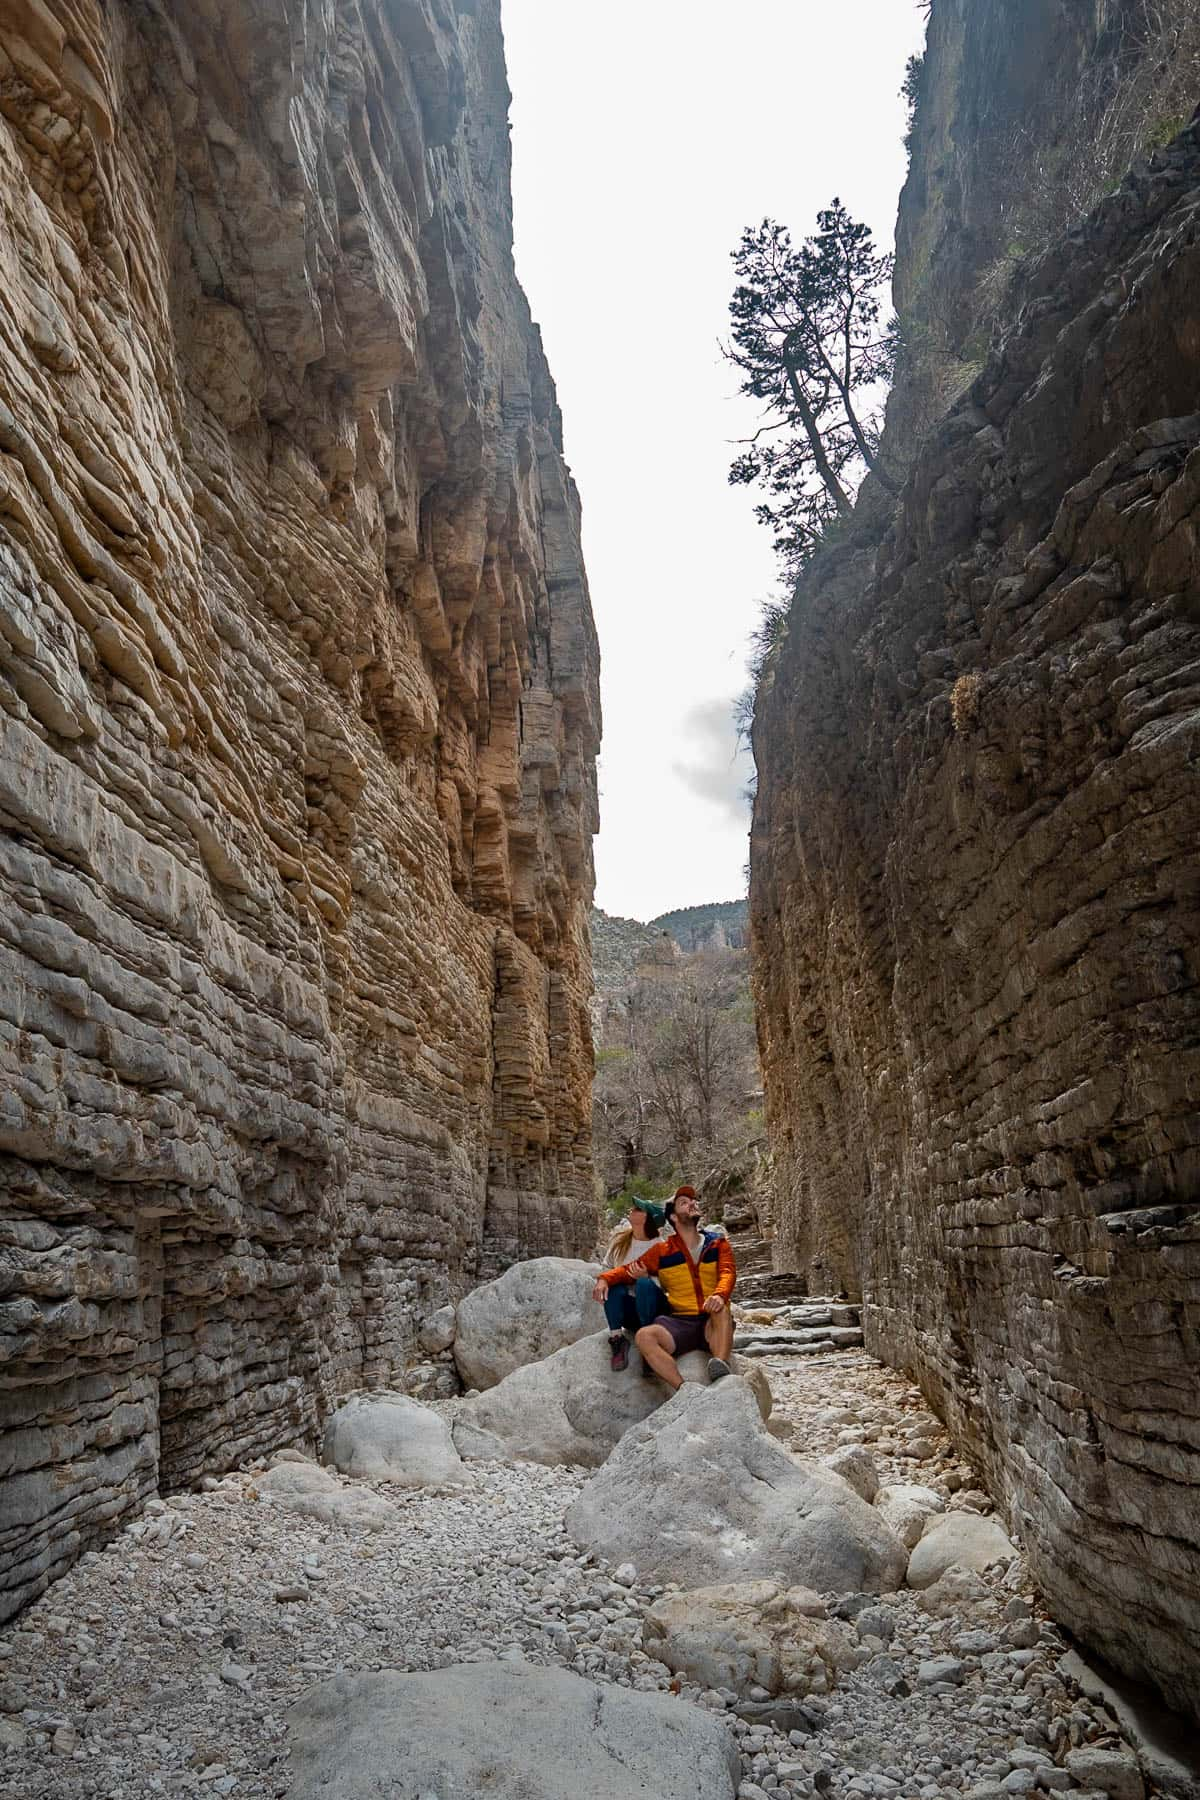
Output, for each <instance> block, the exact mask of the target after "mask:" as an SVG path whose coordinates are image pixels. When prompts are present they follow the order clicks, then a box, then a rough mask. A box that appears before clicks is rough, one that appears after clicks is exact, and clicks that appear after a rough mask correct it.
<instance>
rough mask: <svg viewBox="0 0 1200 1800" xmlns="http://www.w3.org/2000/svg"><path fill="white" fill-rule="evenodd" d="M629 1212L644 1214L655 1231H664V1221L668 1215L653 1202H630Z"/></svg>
mask: <svg viewBox="0 0 1200 1800" xmlns="http://www.w3.org/2000/svg"><path fill="white" fill-rule="evenodd" d="M629 1210H630V1212H644V1213H645V1215H646V1217H647V1218H648V1219H649V1221H650V1223H651V1224H652V1225H653V1227H654V1229H655V1231H661V1230H662V1228H663V1221H664V1220H665V1219H666V1216H667V1215H666V1213H665V1212H664V1211H663V1209H662V1207H661V1206H658V1205H656V1204H655V1202H654V1201H653V1200H633V1201H631V1202H630V1206H629Z"/></svg>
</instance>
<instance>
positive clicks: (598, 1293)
mask: <svg viewBox="0 0 1200 1800" xmlns="http://www.w3.org/2000/svg"><path fill="white" fill-rule="evenodd" d="M592 1299H593V1300H599V1301H600V1302H601V1304H603V1302H604V1301H605V1300H607V1299H608V1283H607V1281H597V1283H596V1285H595V1287H594V1288H593V1289H592Z"/></svg>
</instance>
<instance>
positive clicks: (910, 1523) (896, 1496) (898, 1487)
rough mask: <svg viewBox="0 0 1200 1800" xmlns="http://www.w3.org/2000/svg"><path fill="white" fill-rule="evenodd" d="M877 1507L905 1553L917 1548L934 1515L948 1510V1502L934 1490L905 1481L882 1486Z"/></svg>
mask: <svg viewBox="0 0 1200 1800" xmlns="http://www.w3.org/2000/svg"><path fill="white" fill-rule="evenodd" d="M874 1505H875V1510H876V1512H877V1513H878V1514H879V1516H880V1518H882V1519H886V1520H887V1522H888V1524H889V1525H890V1526H891V1528H892V1530H893V1531H894V1532H895V1533H896V1536H897V1537H898V1538H899V1539H900V1541H901V1543H902V1544H903V1545H904V1548H905V1549H906V1550H912V1549H914V1548H915V1546H916V1545H917V1543H918V1542H919V1541H920V1538H921V1534H922V1532H923V1531H924V1530H925V1527H926V1525H927V1524H928V1523H929V1520H930V1519H932V1518H933V1516H934V1515H935V1513H942V1512H945V1510H946V1502H945V1501H944V1500H943V1499H942V1496H941V1495H940V1494H938V1493H935V1492H934V1490H933V1488H928V1487H918V1486H917V1485H916V1484H915V1483H913V1482H903V1481H902V1482H896V1483H895V1484H894V1485H893V1486H891V1487H881V1488H880V1490H879V1492H878V1493H877V1494H876V1496H875V1501H874Z"/></svg>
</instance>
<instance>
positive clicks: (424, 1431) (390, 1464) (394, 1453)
mask: <svg viewBox="0 0 1200 1800" xmlns="http://www.w3.org/2000/svg"><path fill="white" fill-rule="evenodd" d="M322 1454H323V1456H324V1459H325V1461H326V1462H327V1463H332V1464H333V1466H334V1468H335V1469H338V1470H340V1472H341V1473H342V1474H343V1475H357V1476H359V1477H360V1479H362V1480H365V1481H392V1482H395V1483H396V1484H397V1486H399V1487H462V1486H465V1485H466V1483H467V1482H468V1480H469V1479H470V1476H469V1473H468V1471H467V1470H466V1469H465V1468H464V1467H463V1460H462V1457H461V1456H460V1455H459V1454H458V1451H457V1450H456V1449H455V1448H454V1440H453V1439H452V1437H451V1435H450V1427H449V1426H448V1425H447V1424H446V1421H445V1420H444V1419H442V1418H440V1417H439V1416H438V1414H437V1413H435V1412H431V1411H430V1409H429V1408H428V1407H427V1406H422V1405H421V1404H420V1402H419V1401H417V1400H409V1399H408V1398H406V1396H405V1395H403V1394H359V1395H356V1396H355V1398H354V1399H353V1400H347V1401H346V1403H345V1405H344V1406H339V1407H338V1409H337V1411H336V1412H335V1413H333V1414H332V1415H331V1417H330V1420H329V1423H328V1424H327V1425H326V1427H325V1441H324V1445H323V1449H322Z"/></svg>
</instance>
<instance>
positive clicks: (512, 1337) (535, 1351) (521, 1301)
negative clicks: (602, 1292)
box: [454, 1256, 604, 1389]
mask: <svg viewBox="0 0 1200 1800" xmlns="http://www.w3.org/2000/svg"><path fill="white" fill-rule="evenodd" d="M598 1273H599V1264H597V1263H587V1262H580V1261H577V1260H573V1259H571V1258H568V1257H562V1256H539V1257H534V1258H533V1259H532V1260H530V1261H528V1262H518V1263H514V1264H513V1265H512V1267H511V1268H510V1269H506V1270H505V1272H504V1274H503V1275H501V1276H500V1277H499V1278H498V1279H497V1280H496V1281H488V1282H485V1283H484V1284H483V1285H482V1286H481V1287H477V1288H474V1289H473V1290H472V1291H471V1292H470V1293H469V1294H467V1295H466V1297H465V1298H464V1299H463V1300H462V1301H461V1302H460V1303H459V1307H458V1322H457V1328H456V1331H455V1337H454V1360H455V1362H456V1363H457V1365H458V1372H459V1374H460V1376H461V1377H462V1380H463V1384H464V1386H466V1387H476V1388H480V1389H484V1388H491V1387H495V1385H496V1383H497V1382H499V1381H503V1380H504V1377H505V1376H506V1375H511V1374H512V1373H513V1372H514V1370H516V1369H520V1368H523V1367H524V1366H525V1364H526V1363H536V1362H541V1360H542V1359H543V1357H547V1356H550V1355H552V1354H553V1352H554V1351H555V1350H561V1349H562V1348H563V1347H564V1345H566V1344H573V1343H575V1342H576V1341H577V1340H578V1339H579V1338H582V1337H587V1336H588V1335H589V1334H590V1333H592V1332H594V1331H595V1330H596V1329H597V1326H598V1325H602V1324H603V1322H604V1317H603V1314H602V1313H601V1311H600V1308H599V1306H598V1305H597V1303H596V1301H594V1300H593V1299H592V1289H593V1288H594V1287H595V1285H596V1276H597V1275H598Z"/></svg>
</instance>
